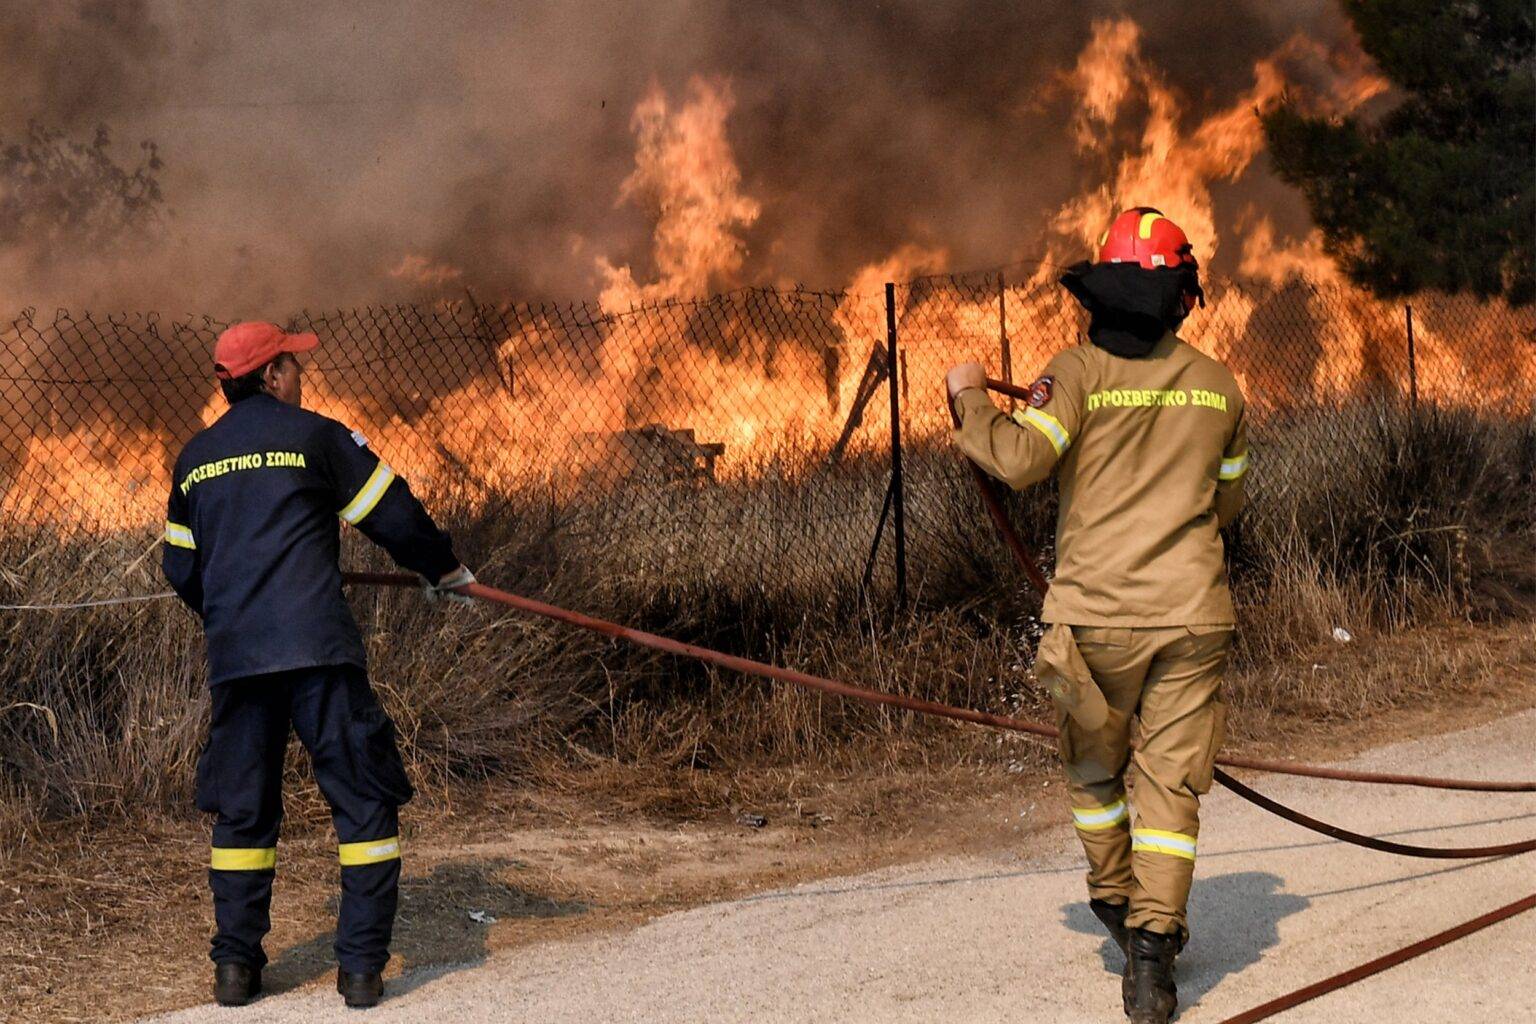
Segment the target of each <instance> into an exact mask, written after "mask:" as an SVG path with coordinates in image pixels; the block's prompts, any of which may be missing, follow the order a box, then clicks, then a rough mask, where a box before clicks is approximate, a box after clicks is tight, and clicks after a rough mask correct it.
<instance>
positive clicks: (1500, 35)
mask: <svg viewBox="0 0 1536 1024" xmlns="http://www.w3.org/2000/svg"><path fill="white" fill-rule="evenodd" d="M1343 5H1344V10H1345V12H1346V13H1347V14H1348V15H1349V17H1350V20H1351V21H1353V22H1354V25H1355V28H1356V30H1357V31H1358V32H1359V35H1360V44H1361V46H1362V47H1364V49H1365V51H1366V52H1367V53H1368V54H1370V55H1371V57H1372V58H1374V59H1375V61H1376V63H1377V65H1378V66H1379V67H1380V68H1381V70H1382V72H1383V73H1384V74H1385V75H1386V76H1387V77H1388V78H1390V79H1391V80H1392V81H1393V82H1394V83H1396V85H1397V86H1398V87H1399V90H1400V91H1401V93H1402V95H1401V98H1400V101H1399V102H1398V103H1397V104H1396V105H1395V106H1394V107H1393V108H1392V109H1391V111H1390V112H1389V113H1387V114H1386V115H1385V116H1384V117H1382V118H1381V119H1380V120H1379V121H1378V122H1377V123H1374V124H1364V123H1361V122H1360V121H1358V120H1356V119H1348V118H1347V119H1342V120H1334V119H1328V118H1317V117H1309V116H1307V115H1305V114H1303V113H1301V112H1300V111H1299V110H1297V109H1296V107H1295V106H1294V105H1291V104H1285V105H1282V106H1280V107H1278V108H1277V109H1275V110H1273V111H1272V112H1270V113H1268V114H1267V115H1265V117H1264V131H1265V134H1266V135H1267V136H1268V139H1269V147H1270V152H1271V154H1272V155H1273V158H1274V162H1275V168H1276V170H1277V171H1278V173H1279V175H1280V177H1281V178H1282V179H1283V180H1285V181H1286V182H1288V183H1290V184H1292V185H1294V186H1296V187H1297V188H1299V189H1300V190H1301V192H1302V194H1303V195H1304V196H1305V197H1306V200H1307V204H1308V205H1309V206H1310V207H1311V210H1312V217H1313V219H1314V220H1315V221H1316V222H1317V224H1318V226H1319V227H1320V228H1321V229H1322V233H1323V239H1324V244H1325V248H1326V249H1327V251H1328V252H1329V253H1330V255H1332V256H1333V257H1334V258H1335V259H1336V260H1338V261H1339V263H1340V266H1341V267H1343V269H1344V270H1345V272H1346V273H1347V274H1349V276H1350V277H1351V278H1352V279H1353V280H1355V281H1356V282H1358V283H1359V284H1361V285H1362V286H1364V287H1365V288H1367V289H1369V290H1370V291H1371V292H1373V293H1375V294H1377V295H1380V296H1382V297H1390V296H1400V295H1407V294H1411V293H1413V292H1417V291H1420V290H1422V289H1440V290H1444V291H1447V292H1471V293H1473V294H1475V295H1477V296H1479V297H1482V298H1489V297H1493V296H1502V297H1503V298H1505V299H1507V300H1509V301H1510V302H1512V303H1515V304H1519V305H1526V304H1529V303H1531V302H1532V301H1533V300H1536V198H1533V193H1536V60H1533V52H1536V15H1533V6H1532V4H1531V2H1530V0H1343Z"/></svg>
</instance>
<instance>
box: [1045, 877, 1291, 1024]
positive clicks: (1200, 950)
mask: <svg viewBox="0 0 1536 1024" xmlns="http://www.w3.org/2000/svg"><path fill="white" fill-rule="evenodd" d="M1284 884H1285V880H1284V879H1282V878H1281V877H1280V876H1279V875H1272V874H1270V873H1269V872H1267V871H1234V872H1232V873H1230V874H1226V875H1217V876H1215V877H1214V878H1196V879H1195V887H1194V890H1193V891H1192V892H1191V893H1190V899H1189V923H1190V928H1191V931H1192V932H1193V937H1192V938H1191V939H1190V943H1189V946H1188V947H1187V948H1186V949H1185V950H1184V952H1183V953H1182V954H1180V956H1179V968H1178V971H1179V973H1178V982H1179V1003H1180V1005H1182V1006H1184V1007H1189V1006H1193V1005H1194V1004H1195V1003H1196V1002H1198V1001H1199V1000H1200V997H1201V996H1203V995H1205V994H1206V993H1207V992H1209V991H1210V990H1211V989H1213V988H1215V987H1216V985H1217V984H1218V983H1219V982H1220V981H1221V980H1222V979H1223V978H1225V977H1226V976H1227V975H1229V974H1238V973H1241V972H1242V971H1243V969H1244V968H1246V967H1248V966H1250V965H1252V964H1255V963H1258V961H1259V957H1261V956H1262V955H1263V954H1264V951H1265V950H1266V949H1269V948H1271V947H1272V946H1275V945H1277V944H1278V943H1279V942H1280V921H1281V919H1283V918H1286V917H1289V916H1290V915H1292V914H1295V913H1297V912H1299V911H1302V910H1305V909H1306V908H1307V907H1308V906H1309V905H1310V904H1311V902H1312V901H1311V900H1309V899H1307V898H1306V897H1304V896H1296V895H1294V894H1292V893H1287V892H1281V891H1280V889H1281V887H1282V886H1283V885H1284ZM1061 915H1062V923H1063V924H1065V925H1066V926H1067V927H1068V928H1070V929H1071V930H1072V931H1074V932H1077V933H1079V934H1081V935H1093V936H1096V937H1103V939H1104V941H1103V943H1102V944H1101V945H1100V946H1099V958H1100V959H1101V960H1102V961H1103V962H1104V970H1105V971H1107V972H1109V973H1110V974H1113V975H1115V976H1116V977H1117V978H1118V977H1119V976H1120V974H1121V973H1122V972H1123V971H1124V968H1125V959H1124V957H1122V956H1121V955H1120V947H1118V946H1116V945H1115V944H1114V942H1112V941H1110V938H1109V936H1108V935H1107V934H1106V933H1105V931H1104V927H1103V925H1101V924H1099V921H1098V918H1096V917H1094V916H1093V912H1092V911H1091V910H1089V909H1088V900H1087V898H1086V896H1085V897H1084V898H1083V899H1082V900H1079V901H1075V902H1072V903H1068V904H1066V905H1065V906H1063V907H1062V908H1061Z"/></svg>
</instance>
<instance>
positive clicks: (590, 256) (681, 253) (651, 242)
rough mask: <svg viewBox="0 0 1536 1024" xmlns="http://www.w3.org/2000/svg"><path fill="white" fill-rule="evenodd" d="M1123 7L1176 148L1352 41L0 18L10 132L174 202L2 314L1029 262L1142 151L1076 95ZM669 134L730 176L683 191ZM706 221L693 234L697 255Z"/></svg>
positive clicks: (1277, 226) (1252, 196) (27, 273)
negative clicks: (1129, 153) (106, 147)
mask: <svg viewBox="0 0 1536 1024" xmlns="http://www.w3.org/2000/svg"><path fill="white" fill-rule="evenodd" d="M1121 18H1129V19H1131V21H1132V22H1134V24H1135V26H1136V31H1137V45H1138V50H1137V54H1138V56H1137V58H1136V60H1137V61H1139V62H1140V63H1139V64H1138V65H1137V66H1138V67H1142V68H1155V69H1157V71H1156V82H1157V85H1158V88H1159V89H1165V90H1166V91H1167V93H1168V94H1169V95H1171V96H1175V97H1177V100H1178V104H1179V107H1178V112H1177V115H1176V118H1175V122H1174V123H1173V124H1171V126H1170V128H1171V132H1170V136H1169V137H1170V138H1172V139H1174V140H1176V141H1185V142H1187V141H1190V140H1196V135H1195V126H1197V125H1198V124H1200V123H1202V122H1204V121H1205V120H1207V119H1209V118H1211V117H1212V116H1213V115H1218V114H1222V113H1223V112H1227V113H1228V114H1230V115H1231V116H1232V117H1235V118H1241V117H1243V116H1244V107H1243V104H1244V103H1245V102H1251V101H1252V100H1253V99H1254V90H1255V88H1256V83H1255V74H1254V66H1255V63H1256V62H1257V61H1259V60H1260V59H1261V58H1264V57H1266V56H1267V55H1269V54H1272V53H1274V52H1276V51H1277V50H1279V49H1281V48H1282V47H1283V46H1285V45H1286V43H1287V41H1288V40H1292V39H1293V38H1294V37H1296V36H1298V35H1300V36H1301V37H1303V38H1304V39H1306V40H1309V41H1310V45H1312V46H1314V47H1315V48H1316V49H1317V51H1318V52H1320V53H1323V54H1326V55H1332V56H1333V57H1334V58H1335V62H1336V63H1337V62H1338V60H1342V59H1343V58H1341V57H1338V55H1339V54H1350V53H1357V51H1356V50H1355V48H1354V44H1353V41H1352V39H1351V37H1350V34H1349V30H1348V27H1347V25H1346V24H1345V23H1344V22H1343V20H1342V18H1341V17H1340V16H1339V15H1338V14H1337V12H1336V10H1335V5H1334V4H1333V3H1331V2H1328V0H1308V2H1300V3H1294V4H1287V5H1274V4H1265V3H1259V2H1257V0H1248V2H1244V3H1239V4H1230V5H1176V4H1166V3H1158V4H1153V3H1145V4H1142V3H1114V2H1109V0H1097V2H1094V0H1089V2H1077V3H1067V2H1065V0H1053V2H1050V3H1042V4H1017V3H1005V2H1001V0H983V2H970V3H964V4H958V3H957V4H935V3H932V2H928V0H892V2H887V3H883V4H880V5H861V4H842V3H832V2H829V0H790V2H785V3H778V4H731V3H725V4H722V3H702V2H686V0H665V2H662V0H658V2H656V3H651V4H634V5H619V4H613V3H611V2H600V0H563V2H560V3H524V4H517V5H508V4H503V3H495V2H491V0H442V2H438V3H434V4H412V3H395V4H314V3H312V2H308V0H277V2H268V3H263V4H186V3H183V2H179V0H89V2H80V3H75V4H63V3H60V4H42V5H7V6H6V8H5V11H4V13H3V14H0V31H3V32H4V38H5V40H6V46H7V70H8V85H7V89H6V90H3V91H0V139H4V140H7V141H9V140H13V139H14V138H16V137H17V136H18V135H19V134H20V133H22V132H23V131H25V128H26V124H27V122H28V121H29V120H32V119H35V120H37V121H40V122H42V123H43V124H46V125H49V126H53V127H58V128H62V129H64V130H66V131H68V132H70V133H71V134H72V136H74V137H77V138H80V139H88V138H89V136H90V134H91V133H92V132H94V129H95V127H96V125H98V124H106V125H108V126H110V127H111V128H112V129H113V133H114V139H115V140H117V141H116V142H115V145H116V146H117V147H119V154H118V155H119V157H120V159H122V160H123V161H124V162H127V163H131V162H132V161H133V160H135V159H136V158H137V157H136V154H137V149H136V147H137V143H138V142H139V140H141V139H153V140H155V141H156V142H157V143H158V145H159V153H160V155H161V157H162V158H163V159H164V161H165V166H164V169H163V170H162V171H161V172H160V173H159V177H160V181H161V184H162V188H163V190H164V194H165V199H166V206H167V211H168V215H167V216H166V217H165V218H163V223H162V224H161V225H160V227H159V228H158V229H157V230H156V231H154V232H145V236H144V237H142V238H135V239H128V240H125V251H124V252H121V253H117V252H77V253H63V254H60V253H55V254H54V257H55V258H53V259H50V260H46V261H39V260H36V259H32V258H29V257H30V255H32V254H28V253H26V252H24V251H7V252H0V271H3V276H4V280H5V281H6V283H5V285H4V287H3V288H0V301H3V302H5V303H6V304H7V305H9V306H12V307H20V306H22V305H37V306H39V307H42V308H44V309H47V308H51V307H52V306H54V305H69V306H74V307H83V306H94V307H98V308H99V307H117V308H138V309H145V308H156V309H162V310H165V311H167V312H171V313H182V312H203V311H207V312H211V313H214V314H216V315H219V316H224V317H236V316H280V315H282V314H283V313H285V312H287V311H289V310H292V309H294V308H298V307H301V306H308V307H334V306H340V305H351V304H357V303H362V302H368V301H381V300H395V301H398V300H409V299H414V298H423V297H437V296H454V295H462V294H463V290H464V289H466V288H469V289H472V290H473V291H474V292H475V293H476V294H477V295H482V296H487V297H504V296H505V297H518V298H542V297H553V298H560V297H574V296H590V295H595V294H597V293H598V292H600V291H603V290H605V289H608V290H609V291H610V294H611V295H614V296H617V295H618V294H619V292H615V291H613V289H615V288H619V289H620V290H621V291H623V292H624V294H625V295H629V296H636V297H641V298H644V297H649V296H655V295H658V294H662V293H667V294H672V293H677V292H686V291H697V290H698V289H700V288H704V287H711V288H712V287H721V286H729V285H732V284H744V283H767V284H782V283H788V282H805V283H808V284H811V285H816V286H837V285H840V284H844V283H847V282H848V281H850V280H851V279H853V278H854V276H855V275H856V274H858V273H859V271H860V270H861V268H865V267H868V266H870V265H872V264H877V263H880V262H881V261H886V260H890V259H892V258H893V257H894V255H895V254H898V253H903V252H906V253H912V252H916V251H921V252H923V253H926V254H935V253H942V254H943V263H944V265H947V266H949V267H952V268H964V267H972V266H988V265H996V264H1000V263H1004V262H1008V261H1011V260H1015V259H1020V258H1028V257H1032V256H1037V255H1041V254H1042V253H1043V252H1044V251H1045V248H1046V246H1047V244H1048V243H1050V242H1051V241H1052V240H1053V239H1056V240H1058V241H1059V238H1060V231H1061V230H1062V223H1061V211H1062V210H1063V209H1064V208H1065V207H1068V206H1069V204H1071V203H1072V202H1073V201H1074V200H1075V199H1076V198H1077V197H1081V196H1084V195H1090V194H1100V192H1099V191H1098V190H1101V189H1103V188H1106V187H1107V188H1109V189H1110V195H1111V201H1118V200H1119V199H1120V198H1121V197H1120V196H1118V195H1114V194H1113V193H1114V191H1115V189H1114V183H1115V178H1116V174H1117V171H1116V161H1117V160H1118V159H1119V155H1120V154H1122V153H1123V152H1124V147H1126V146H1130V147H1132V148H1134V147H1137V146H1142V145H1144V144H1145V139H1144V134H1143V131H1142V129H1141V127H1140V122H1141V121H1142V120H1144V118H1145V115H1146V114H1147V110H1146V109H1140V107H1145V105H1148V104H1150V103H1151V102H1153V101H1154V100H1155V97H1154V96H1153V95H1152V93H1151V91H1149V90H1148V89H1147V88H1146V87H1145V85H1146V80H1147V79H1146V77H1145V74H1143V75H1142V79H1141V84H1140V86H1138V85H1137V82H1136V81H1131V82H1128V84H1127V87H1126V91H1125V92H1124V93H1123V94H1122V95H1121V96H1119V97H1110V98H1107V99H1105V100H1104V109H1103V110H1102V111H1099V110H1094V111H1090V112H1088V113H1086V114H1085V113H1082V112H1081V110H1082V105H1083V103H1084V94H1083V92H1082V90H1081V89H1075V88H1074V87H1073V84H1072V80H1071V73H1072V70H1073V68H1074V67H1075V66H1076V65H1077V63H1078V57H1079V54H1081V53H1083V51H1084V49H1085V47H1087V46H1088V45H1089V43H1090V41H1091V40H1092V39H1094V32H1095V25H1096V23H1102V22H1104V21H1105V20H1111V21H1113V20H1115V19H1121ZM695 80H697V82H698V83H701V84H690V83H692V82H695ZM1288 81H1290V80H1289V79H1288ZM1299 84H1301V85H1306V84H1309V83H1307V82H1305V81H1303V82H1300V83H1299ZM1317 84H1318V85H1319V86H1320V87H1327V85H1328V83H1326V82H1320V83H1317ZM690 112H691V113H690ZM689 133H692V134H689ZM680 140H681V141H680ZM690 144H692V145H694V146H695V148H698V147H702V149H704V150H707V151H709V152H710V153H712V154H713V157H714V159H715V163H714V164H713V165H712V166H714V167H716V168H717V169H719V168H722V167H724V166H725V165H726V164H727V163H728V164H729V170H728V171H719V174H724V175H725V178H721V177H719V176H718V174H717V176H716V177H715V178H714V179H713V180H714V184H713V185H711V186H709V187H706V188H704V189H703V190H702V191H701V190H700V188H699V187H697V186H696V185H679V184H678V181H679V176H680V175H686V174H687V173H690V171H691V170H697V168H692V167H691V163H690V162H691V161H692V160H693V156H692V155H691V154H692V153H693V152H694V151H695V149H694V148H690ZM724 158H729V159H728V160H726V159H724ZM1168 160H1169V165H1170V166H1172V165H1175V164H1177V161H1178V154H1177V153H1174V154H1172V155H1171V156H1170V157H1169V158H1168ZM733 176H734V177H733ZM1209 194H1210V201H1211V203H1212V212H1211V214H1210V216H1211V218H1212V227H1211V231H1212V232H1213V233H1214V234H1216V235H1221V236H1223V237H1226V236H1227V235H1229V234H1230V233H1231V232H1234V231H1237V230H1240V225H1241V224H1246V223H1253V222H1254V216H1253V212H1252V211H1253V210H1254V209H1255V208H1259V209H1262V210H1263V211H1264V214H1265V217H1266V220H1265V225H1266V227H1265V230H1267V231H1270V232H1271V233H1272V234H1273V233H1278V235H1279V237H1280V238H1281V239H1282V240H1283V239H1284V238H1286V237H1301V236H1303V235H1305V233H1306V231H1307V230H1308V228H1309V225H1308V224H1307V221H1306V217H1305V212H1304V209H1303V208H1302V206H1301V204H1300V202H1299V200H1298V199H1297V198H1296V197H1295V196H1294V195H1292V194H1291V193H1290V192H1289V191H1287V190H1284V189H1282V188H1280V187H1278V186H1277V185H1276V184H1275V182H1274V180H1273V179H1272V178H1271V177H1270V176H1269V175H1268V173H1267V171H1266V170H1265V169H1264V167H1263V161H1262V159H1256V154H1253V153H1249V154H1247V159H1246V160H1245V161H1244V164H1243V168H1242V170H1241V172H1240V173H1238V174H1236V175H1234V176H1230V177H1222V176H1220V175H1218V176H1217V177H1216V180H1215V181H1214V183H1213V184H1212V185H1211V186H1210V188H1209ZM1125 198H1126V199H1128V200H1129V201H1143V200H1141V199H1137V198H1133V197H1129V196H1127V197H1125ZM680 211H681V212H680ZM669 216H671V217H672V219H671V220H670V221H669V220H668V217H669ZM690 218H692V219H690ZM701 218H702V220H704V221H706V222H708V225H710V226H712V227H713V229H714V231H715V236H714V241H713V242H709V243H707V244H705V243H701V242H698V241H696V240H695V241H689V239H688V237H685V235H686V234H687V232H688V231H692V230H693V229H694V228H696V227H698V224H697V223H696V222H697V221H698V220H699V219H701ZM679 232H682V234H680V233H679ZM690 237H691V236H690ZM690 246H692V248H690ZM701 246H702V247H701ZM22 248H23V249H24V248H25V243H23V245H22ZM1218 258H1222V257H1221V255H1220V254H1218ZM1226 258H1227V259H1228V260H1229V266H1227V267H1226V268H1225V269H1229V270H1235V269H1236V267H1237V260H1238V252H1237V251H1235V250H1234V251H1233V252H1231V253H1230V255H1229V256H1228V257H1226ZM922 262H924V263H925V265H926V264H931V263H933V262H934V261H933V260H932V259H931V258H929V257H925V258H924V260H923V261H922ZM1216 269H1217V270H1218V271H1220V270H1222V269H1223V267H1222V266H1221V265H1220V264H1219V263H1218V264H1217V266H1216ZM626 290H627V291H626Z"/></svg>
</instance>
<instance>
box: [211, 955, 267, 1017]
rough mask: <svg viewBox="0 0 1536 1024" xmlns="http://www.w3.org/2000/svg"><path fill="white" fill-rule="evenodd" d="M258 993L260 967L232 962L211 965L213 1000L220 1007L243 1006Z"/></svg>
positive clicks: (259, 989)
mask: <svg viewBox="0 0 1536 1024" xmlns="http://www.w3.org/2000/svg"><path fill="white" fill-rule="evenodd" d="M260 993H261V968H260V967H252V966H251V965H250V964H241V963H235V962H234V961H226V962H225V963H221V964H214V965H213V999H214V1002H216V1003H218V1004H219V1005H220V1006H244V1005H245V1004H246V1003H249V1002H250V1001H251V1000H252V999H255V998H256V996H258V995H259V994H260Z"/></svg>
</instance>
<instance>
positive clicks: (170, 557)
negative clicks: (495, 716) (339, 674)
mask: <svg viewBox="0 0 1536 1024" xmlns="http://www.w3.org/2000/svg"><path fill="white" fill-rule="evenodd" d="M342 521H346V522H348V523H351V524H352V525H353V526H355V527H357V528H358V529H359V530H361V531H362V532H363V533H364V534H365V535H366V536H367V537H368V538H369V539H370V540H372V541H374V542H375V543H377V544H380V545H382V546H383V547H384V549H385V550H386V551H388V552H389V554H390V556H391V557H393V558H394V560H395V561H396V562H398V563H399V564H400V565H402V566H404V567H405V568H407V569H410V570H412V571H414V572H418V573H420V574H422V575H423V576H425V577H426V578H427V579H429V580H431V581H432V582H434V583H436V582H437V580H438V579H440V578H441V577H442V576H444V575H445V574H447V573H449V572H452V571H453V570H454V569H455V568H457V567H458V564H459V560H458V558H457V557H456V556H455V555H454V553H453V547H452V545H451V544H450V543H449V540H448V535H447V534H446V533H444V532H443V531H441V530H439V529H438V528H437V526H436V525H435V524H434V523H433V522H432V519H431V517H430V516H428V515H427V513H426V510H425V509H423V508H422V507H421V503H420V502H419V501H417V500H416V498H415V496H413V495H412V494H411V491H410V488H409V487H407V486H406V483H405V481H404V480H402V479H400V478H399V477H397V476H395V474H394V472H393V471H392V470H391V469H390V468H389V467H388V466H387V465H385V464H384V463H383V462H380V461H379V458H378V456H376V455H374V454H373V452H372V451H370V450H369V448H368V443H367V441H366V440H365V439H364V438H363V436H362V435H361V434H359V433H356V432H355V431H350V430H348V429H347V428H346V427H344V426H342V425H341V424H340V423H338V422H336V421H335V420H333V419H328V418H327V417H325V416H321V415H319V414H318V413H313V412H309V411H308V410H305V409H302V408H299V407H298V406H292V405H287V404H285V403H283V402H280V401H278V400H277V399H276V398H273V397H272V396H270V395H265V394H260V395H255V396H253V397H250V398H246V399H243V400H241V401H239V402H237V403H235V405H233V406H232V407H231V408H230V410H229V411H228V412H226V413H225V414H224V415H223V416H222V417H220V418H219V421H218V422H217V423H215V424H214V425H213V426H211V427H209V428H207V429H206V430H204V431H202V432H201V433H199V434H197V436H195V437H193V438H192V440H190V441H188V442H187V446H186V447H185V448H183V449H182V451H181V455H180V456H179V457H178V458H177V459H176V469H175V472H174V474H173V476H172V480H171V499H170V503H169V505H168V506H167V510H166V523H165V544H164V554H163V557H162V561H161V564H162V566H163V567H164V570H165V577H166V579H168V580H169V581H170V583H171V586H172V587H174V588H175V589H176V592H177V593H178V594H180V595H181V598H182V600H184V601H186V602H187V604H188V605H190V606H191V608H192V610H193V611H195V612H197V613H198V614H199V615H200V616H202V619H203V629H204V632H205V633H206V634H207V639H208V681H209V682H210V683H220V682H223V681H225V680H228V679H238V678H241V677H244V676H252V675H261V674H264V673H268V672H281V671H284V670H287V669H295V668H307V667H310V666H315V665H357V666H359V667H365V662H364V656H363V640H362V635H361V634H360V633H359V632H358V629H357V623H356V621H354V620H353V618H352V610H351V609H350V608H348V607H347V602H346V599H345V598H344V597H343V596H342V591H341V569H340V564H339V558H340V554H341V523H342Z"/></svg>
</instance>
